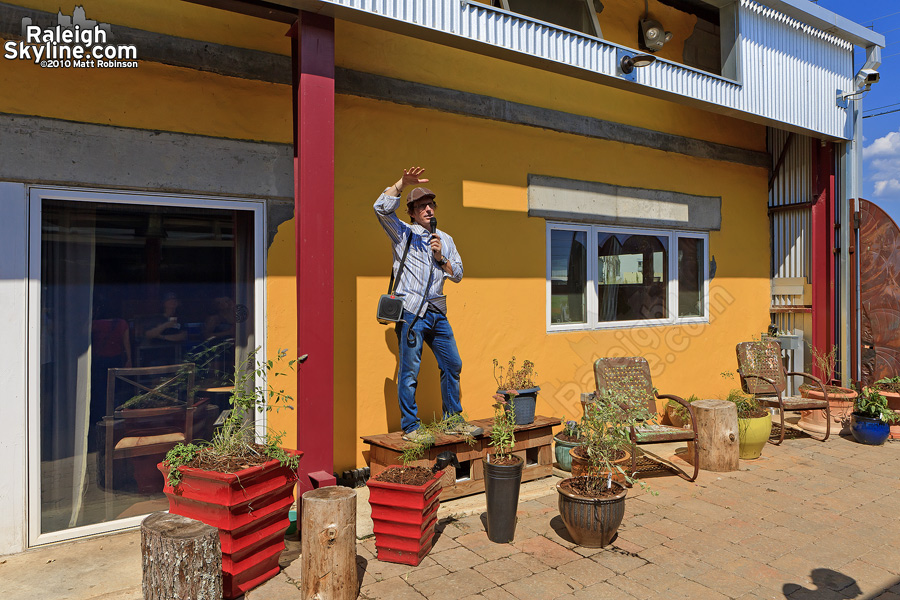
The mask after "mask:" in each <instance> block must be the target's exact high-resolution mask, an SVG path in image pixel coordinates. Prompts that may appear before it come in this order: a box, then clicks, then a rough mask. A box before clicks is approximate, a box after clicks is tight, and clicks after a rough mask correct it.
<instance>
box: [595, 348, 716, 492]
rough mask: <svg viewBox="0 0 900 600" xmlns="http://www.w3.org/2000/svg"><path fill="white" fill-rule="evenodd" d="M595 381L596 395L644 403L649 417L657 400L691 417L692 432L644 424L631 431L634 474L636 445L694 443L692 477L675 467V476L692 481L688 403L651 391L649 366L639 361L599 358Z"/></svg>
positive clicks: (693, 436)
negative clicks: (679, 407)
mask: <svg viewBox="0 0 900 600" xmlns="http://www.w3.org/2000/svg"><path fill="white" fill-rule="evenodd" d="M594 379H595V381H596V383H597V391H596V392H595V394H606V393H609V392H612V393H614V394H617V395H624V396H625V397H627V398H629V399H636V400H639V401H641V402H644V403H646V406H647V408H648V410H649V411H650V413H651V414H652V413H656V412H657V410H656V400H657V399H659V400H674V401H675V402H678V403H679V404H681V405H682V406H684V407H685V408H686V409H687V410H688V412H689V413H690V415H691V427H692V429H683V428H681V427H672V426H670V425H661V424H659V423H651V422H645V423H643V424H642V425H640V426H638V427H632V428H631V443H632V452H631V469H632V472H634V471H636V470H637V458H636V457H637V452H636V450H637V448H636V446H637V444H662V443H666V442H681V441H688V442H695V443H694V461H693V463H694V474H693V475H691V476H690V477H688V475H687V473H685V472H683V471H681V469H678V468H677V467H674V465H673V468H675V470H676V471H678V475H679V476H681V477H683V478H684V479H687V480H688V481H694V480H695V479H697V472H698V471H699V466H698V464H699V461H698V460H697V453H698V449H697V444H696V441H697V420H696V419H695V418H694V409H693V408H692V407H691V405H690V403H689V402H687V401H686V400H684V399H683V398H680V397H678V396H672V395H667V394H659V393H657V391H656V390H655V389H654V388H653V380H652V379H651V377H650V365H649V364H648V363H647V361H646V359H644V358H641V357H624V358H599V359H597V361H596V362H595V363H594Z"/></svg>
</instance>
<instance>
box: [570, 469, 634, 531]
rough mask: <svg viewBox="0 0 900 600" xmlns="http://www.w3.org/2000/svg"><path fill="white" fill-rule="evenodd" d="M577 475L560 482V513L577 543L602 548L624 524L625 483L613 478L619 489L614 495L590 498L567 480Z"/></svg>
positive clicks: (615, 486)
mask: <svg viewBox="0 0 900 600" xmlns="http://www.w3.org/2000/svg"><path fill="white" fill-rule="evenodd" d="M573 479H574V478H569V479H563V480H562V481H560V482H558V483H557V484H556V491H557V492H558V494H559V516H560V517H561V518H562V521H563V523H564V524H565V526H566V530H567V531H568V532H569V535H571V536H572V539H573V540H574V541H575V543H576V544H578V545H579V546H584V547H585V548H602V547H604V546H606V545H608V544H609V543H610V542H611V541H612V540H613V538H614V537H615V535H616V531H618V529H619V525H621V524H622V518H623V517H624V516H625V494H626V491H625V487H624V486H623V485H621V484H619V483H616V482H613V487H614V488H617V489H618V490H619V493H618V494H616V495H615V496H614V497H612V498H603V499H601V498H590V497H587V496H581V495H579V494H576V493H574V492H572V491H571V490H570V489H568V485H567V482H571V481H572V480H573Z"/></svg>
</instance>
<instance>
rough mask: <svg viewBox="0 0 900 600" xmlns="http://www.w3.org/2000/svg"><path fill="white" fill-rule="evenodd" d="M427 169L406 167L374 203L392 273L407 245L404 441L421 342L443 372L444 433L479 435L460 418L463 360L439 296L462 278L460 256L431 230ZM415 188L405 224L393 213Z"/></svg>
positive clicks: (413, 423) (412, 427) (409, 436)
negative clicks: (447, 283) (448, 426)
mask: <svg viewBox="0 0 900 600" xmlns="http://www.w3.org/2000/svg"><path fill="white" fill-rule="evenodd" d="M424 173H425V169H423V168H421V167H412V168H410V169H404V171H403V176H402V177H401V178H400V179H399V180H398V181H397V183H395V184H394V185H392V186H390V187H389V188H387V189H385V190H384V192H382V194H381V196H379V198H378V200H377V201H376V202H375V214H376V215H377V216H378V221H379V222H380V223H381V226H382V227H383V228H384V230H385V231H386V232H387V234H388V237H390V238H391V243H392V244H393V251H394V266H393V268H394V273H395V274H396V273H397V269H398V268H399V266H400V261H401V259H402V258H403V254H404V252H405V251H406V248H407V244H409V251H408V253H407V256H406V262H405V263H404V266H403V272H402V273H401V274H400V279H399V281H398V282H397V285H396V290H397V295H398V296H402V297H403V320H402V321H401V322H400V323H398V324H397V340H398V342H399V346H400V368H399V374H398V377H397V397H398V400H399V401H400V414H401V418H400V425H401V427H402V428H403V439H405V440H407V441H418V440H419V438H420V437H421V436H422V434H420V432H419V425H420V421H419V417H418V411H417V408H416V380H417V378H418V376H419V366H420V364H421V362H422V343H423V342H424V343H427V344H428V346H429V347H430V348H431V350H432V352H434V357H435V358H436V359H437V364H438V367H439V368H440V370H441V399H442V401H443V411H444V417H445V418H447V417H454V416H455V415H457V416H456V418H453V419H451V420H452V423H453V424H452V429H451V431H449V432H448V433H455V434H461V435H473V436H474V435H479V434H481V433H483V431H482V429H481V428H480V427H474V426H472V425H470V424H468V423H466V422H465V420H464V419H463V418H462V416H461V413H462V404H461V403H460V394H459V374H460V372H461V371H462V360H461V359H460V357H459V351H458V350H457V348H456V339H455V338H454V337H453V329H451V327H450V323H449V322H448V321H447V297H446V296H444V295H443V289H444V279H450V280H451V281H453V282H455V283H459V281H460V280H461V279H462V276H463V265H462V259H461V258H460V257H459V253H458V252H457V251H456V245H455V244H454V243H453V238H451V237H450V236H449V235H447V234H446V233H444V232H443V231H440V230H436V232H435V234H434V235H432V233H431V219H432V217H434V214H435V211H436V210H437V203H436V202H435V199H434V198H435V196H434V192H432V191H431V190H429V189H428V188H425V187H420V185H419V184H422V183H428V180H427V179H422V175H423V174H424ZM408 187H413V188H414V189H413V190H412V191H410V192H409V195H408V196H407V198H406V213H407V214H408V215H409V217H410V223H409V225H407V224H406V223H404V222H402V221H401V220H400V219H398V218H397V215H395V214H394V211H395V210H396V209H397V206H398V205H399V204H400V198H401V196H402V195H403V190H404V189H405V188H408Z"/></svg>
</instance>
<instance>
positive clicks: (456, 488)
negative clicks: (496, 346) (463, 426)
mask: <svg viewBox="0 0 900 600" xmlns="http://www.w3.org/2000/svg"><path fill="white" fill-rule="evenodd" d="M561 422H562V421H560V420H559V419H557V418H555V417H542V416H535V417H534V421H533V422H532V423H530V424H528V425H518V426H517V427H516V445H515V446H513V454H515V455H516V456H520V457H521V458H522V459H523V460H525V469H524V470H523V471H522V481H531V480H532V479H539V478H541V477H547V476H549V475H551V474H552V471H553V448H552V443H553V430H552V427H553V426H555V425H559V424H560V423H561ZM470 423H471V424H472V425H475V426H478V427H481V428H483V429H484V434H482V435H480V436H478V437H476V438H475V443H474V444H473V445H471V446H470V445H469V444H467V443H465V442H464V441H462V438H461V437H460V436H455V435H454V436H451V435H439V436H437V437H436V439H435V441H434V445H433V446H432V447H431V448H429V449H428V451H427V452H426V455H425V456H424V457H423V458H422V459H421V460H418V461H416V462H414V463H413V465H415V466H422V467H431V466H432V465H433V464H434V461H435V459H436V458H437V455H438V454H440V453H441V452H444V451H445V450H450V451H452V452H455V453H456V457H457V458H458V459H459V464H460V468H459V469H458V470H456V472H455V473H454V470H453V469H447V471H446V472H445V474H444V479H443V481H442V484H443V490H442V491H441V499H442V500H448V499H450V498H459V497H461V496H469V495H471V494H478V493H480V492H483V491H484V464H483V463H482V462H481V461H482V459H483V458H484V457H485V456H487V454H488V452H489V450H490V446H489V444H490V441H491V426H492V425H493V419H481V420H478V421H470ZM402 435H403V433H402V432H399V431H398V432H394V433H385V434H381V435H364V436H362V440H363V441H364V442H365V443H367V444H369V447H370V452H369V468H370V476H371V477H375V476H376V475H378V474H379V473H381V472H382V471H383V470H384V469H385V468H387V467H388V466H389V465H396V464H399V462H400V453H401V452H402V451H403V447H404V446H405V445H406V443H407V442H405V441H404V440H403V438H402V437H401V436H402Z"/></svg>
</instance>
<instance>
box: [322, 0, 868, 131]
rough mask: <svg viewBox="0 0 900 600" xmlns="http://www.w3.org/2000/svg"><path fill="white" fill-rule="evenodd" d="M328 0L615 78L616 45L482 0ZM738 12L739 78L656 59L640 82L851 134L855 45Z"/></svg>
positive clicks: (788, 21) (775, 18) (782, 20)
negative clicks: (847, 103) (847, 105)
mask: <svg viewBox="0 0 900 600" xmlns="http://www.w3.org/2000/svg"><path fill="white" fill-rule="evenodd" d="M322 1H323V2H327V3H329V4H334V5H339V6H343V7H347V8H351V9H354V10H359V11H363V12H367V13H370V14H372V15H378V16H383V17H388V18H391V19H397V20H400V21H404V22H406V23H412V24H416V25H419V26H421V27H425V28H428V29H432V30H435V31H438V32H441V33H446V34H450V35H454V36H460V37H463V38H467V39H469V40H474V41H477V42H480V43H483V44H488V45H491V46H494V47H498V48H503V49H506V50H509V51H512V52H516V53H521V54H526V55H529V56H532V57H536V58H538V59H541V60H545V61H548V62H550V63H559V64H563V65H567V66H572V67H575V68H577V69H583V70H584V71H586V72H587V73H586V75H589V74H596V75H600V76H608V77H615V78H617V79H618V76H617V64H616V50H617V48H618V46H616V45H615V44H611V43H608V42H605V41H603V40H598V39H596V38H592V37H589V36H585V35H583V34H580V33H577V32H574V31H569V30H564V29H559V28H557V27H555V26H552V25H549V24H546V23H542V22H539V21H535V20H533V19H529V18H527V17H522V16H518V15H512V14H509V13H506V12H504V11H501V10H499V9H495V8H491V7H490V6H486V5H484V4H479V3H477V2H468V1H466V0H461V1H460V0H322ZM738 12H739V15H738V20H739V24H740V30H741V35H740V40H739V42H738V44H739V51H740V56H741V66H740V70H741V79H742V82H741V83H738V82H734V81H731V80H727V79H724V78H722V77H718V76H715V75H711V74H708V73H704V72H701V71H697V70H695V69H691V68H690V67H685V66H683V65H678V64H675V63H670V62H666V61H663V60H658V61H656V62H655V63H653V64H652V65H650V66H649V67H645V68H642V69H637V70H636V71H635V72H636V75H637V83H636V84H634V85H635V88H634V89H635V91H639V90H640V88H641V87H642V86H648V87H652V88H655V89H658V90H662V91H664V92H668V93H671V94H673V95H675V96H682V97H685V98H691V99H694V100H699V101H701V102H705V103H709V104H713V105H716V106H723V107H727V108H731V109H733V110H735V111H739V112H744V113H750V114H753V115H759V116H761V117H764V118H766V119H771V120H772V121H774V122H777V123H785V124H789V125H792V126H796V127H799V128H802V129H806V130H810V131H815V132H818V133H822V134H825V135H828V136H834V137H837V138H844V139H846V138H847V132H846V131H845V128H846V123H847V114H846V110H845V109H842V108H838V107H837V106H836V104H835V100H834V98H835V94H836V91H837V90H838V89H842V90H846V89H849V88H850V86H851V84H852V79H853V48H852V45H851V44H850V43H849V42H846V41H844V40H841V39H839V38H837V37H835V36H833V35H830V34H827V33H824V32H822V31H819V30H817V29H814V28H812V27H810V26H808V25H805V24H803V23H800V22H799V21H796V20H794V19H792V18H790V17H787V16H785V15H784V14H782V13H779V12H777V11H774V10H772V9H769V8H766V7H763V6H762V5H760V4H758V3H756V2H754V1H753V0H741V1H740V8H739V11H738Z"/></svg>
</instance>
